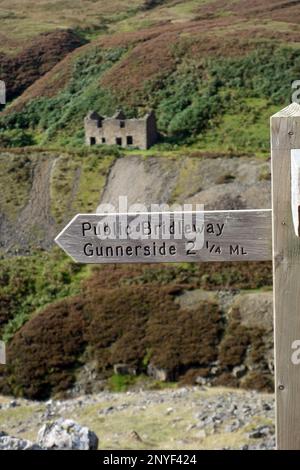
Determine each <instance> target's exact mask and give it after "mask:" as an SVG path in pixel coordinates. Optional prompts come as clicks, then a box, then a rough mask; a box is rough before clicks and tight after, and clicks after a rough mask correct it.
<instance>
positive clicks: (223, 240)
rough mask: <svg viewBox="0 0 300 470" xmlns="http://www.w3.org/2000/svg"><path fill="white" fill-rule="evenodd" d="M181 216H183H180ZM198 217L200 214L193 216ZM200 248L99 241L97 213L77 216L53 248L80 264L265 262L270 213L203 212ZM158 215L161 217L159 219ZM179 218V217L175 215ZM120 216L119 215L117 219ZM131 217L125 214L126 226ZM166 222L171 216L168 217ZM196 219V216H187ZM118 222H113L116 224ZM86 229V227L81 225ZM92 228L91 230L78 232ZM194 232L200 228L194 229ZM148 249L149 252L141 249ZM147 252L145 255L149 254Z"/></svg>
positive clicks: (181, 243) (182, 243)
mask: <svg viewBox="0 0 300 470" xmlns="http://www.w3.org/2000/svg"><path fill="white" fill-rule="evenodd" d="M182 214H183V213H182ZM198 214H199V213H198ZM202 214H203V216H204V220H203V223H202V228H203V230H204V241H203V247H202V248H201V249H200V250H195V249H194V246H193V243H192V241H191V240H189V239H188V238H187V235H185V236H184V237H183V238H181V239H174V237H171V238H170V239H169V240H166V239H163V238H162V236H161V235H159V237H158V239H157V238H153V236H152V235H151V236H149V237H148V238H147V239H143V240H131V239H126V240H120V239H116V240H110V239H106V240H101V239H100V238H99V236H97V234H95V233H94V232H93V230H96V228H97V226H98V223H99V222H100V221H101V220H102V219H103V217H104V215H103V214H102V215H101V214H78V215H77V216H76V217H74V219H73V220H72V221H71V222H70V223H69V224H68V225H67V227H66V228H65V229H64V230H63V231H62V232H61V233H60V234H59V235H58V237H57V238H56V240H55V241H56V243H57V244H58V245H59V246H60V247H61V248H62V249H63V250H65V252H66V253H67V254H68V255H70V256H71V257H72V258H73V259H74V260H75V261H77V262H79V263H159V262H182V261H188V262H199V261H250V260H269V259H271V257H272V232H271V226H272V224H271V210H270V209H269V210H242V211H207V212H203V213H202ZM160 215H162V214H160ZM176 216H177V217H178V213H177V215H176ZM117 217H119V216H117ZM135 217H136V216H133V215H130V216H129V217H128V221H129V222H131V221H132V220H133V219H134V218H135ZM170 217H171V220H173V219H174V213H173V214H170ZM192 217H193V218H194V219H193V220H195V218H196V213H193V214H192ZM117 221H118V219H117ZM84 224H85V225H84ZM88 224H90V225H91V227H92V229H91V230H90V231H88V230H87V231H86V230H85V231H84V234H83V227H87V226H89V225H88ZM197 227H198V228H199V227H201V224H198V226H197ZM146 247H148V248H146ZM149 251H150V253H149Z"/></svg>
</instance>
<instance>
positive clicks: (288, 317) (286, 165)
mask: <svg viewBox="0 0 300 470" xmlns="http://www.w3.org/2000/svg"><path fill="white" fill-rule="evenodd" d="M271 146H272V208H273V223H272V226H273V274H274V319H275V376H276V377H275V387H276V409H277V418H276V421H277V447H278V449H297V450H299V449H300V366H299V365H297V364H295V363H293V362H292V354H293V345H295V341H296V340H299V339H300V239H299V238H298V237H297V236H296V235H295V231H294V224H293V217H292V202H291V150H292V149H298V148H300V106H299V105H298V104H296V103H293V104H292V105H290V106H289V107H288V108H285V109H284V110H283V111H281V112H279V113H277V114H275V115H274V116H272V118H271Z"/></svg>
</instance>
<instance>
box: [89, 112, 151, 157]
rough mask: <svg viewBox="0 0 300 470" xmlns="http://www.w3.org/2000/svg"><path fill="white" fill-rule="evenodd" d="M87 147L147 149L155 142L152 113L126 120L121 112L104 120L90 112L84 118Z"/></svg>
mask: <svg viewBox="0 0 300 470" xmlns="http://www.w3.org/2000/svg"><path fill="white" fill-rule="evenodd" d="M85 140H86V144H87V145H95V144H103V145H120V146H121V147H129V148H130V147H132V148H134V147H137V148H140V149H147V148H149V147H150V146H151V145H153V144H154V143H155V142H156V141H157V129H156V120H155V115H154V114H153V113H149V114H147V115H146V116H145V117H143V118H141V119H126V117H125V115H124V114H123V113H122V112H117V113H116V114H115V115H114V116H113V117H111V118H104V117H103V116H100V115H98V114H97V113H95V112H91V113H89V114H88V115H87V117H86V118H85Z"/></svg>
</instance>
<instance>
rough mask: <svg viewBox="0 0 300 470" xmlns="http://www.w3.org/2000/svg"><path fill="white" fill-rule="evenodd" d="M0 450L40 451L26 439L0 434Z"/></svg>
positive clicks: (38, 447) (39, 448)
mask: <svg viewBox="0 0 300 470" xmlns="http://www.w3.org/2000/svg"><path fill="white" fill-rule="evenodd" d="M0 450H42V449H41V447H40V446H38V445H37V444H34V443H33V442H31V441H27V440H26V439H18V438H17V437H11V436H7V435H6V434H5V433H2V432H1V433H0Z"/></svg>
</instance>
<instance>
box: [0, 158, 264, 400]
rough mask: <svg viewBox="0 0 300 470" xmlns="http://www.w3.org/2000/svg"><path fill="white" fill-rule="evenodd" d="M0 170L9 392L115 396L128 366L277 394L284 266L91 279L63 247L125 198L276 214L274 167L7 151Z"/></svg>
mask: <svg viewBox="0 0 300 470" xmlns="http://www.w3.org/2000/svg"><path fill="white" fill-rule="evenodd" d="M0 165H1V171H0V175H1V177H0V179H1V187H2V188H3V191H2V193H1V198H0V214H1V217H0V220H1V240H0V241H1V247H2V258H3V259H2V260H0V273H1V277H0V287H1V289H0V334H1V336H2V338H4V339H5V340H6V341H9V344H8V365H7V366H6V367H5V368H3V367H2V374H3V375H2V379H0V390H1V391H2V392H3V393H9V394H16V395H25V396H28V397H31V398H46V397H48V396H49V395H51V394H57V393H66V392H67V391H68V390H69V389H70V388H73V389H74V390H77V393H78V392H80V391H81V392H89V391H90V390H91V389H90V387H92V389H93V387H100V389H101V388H102V387H104V386H107V385H105V383H106V382H103V380H104V379H109V378H110V377H114V371H113V367H114V365H116V364H117V363H120V362H121V363H126V364H127V365H128V367H131V368H134V369H135V370H136V371H137V373H138V375H140V374H146V373H149V374H154V376H155V377H156V379H157V380H158V379H160V380H168V381H170V380H180V381H182V383H195V380H196V379H197V377H199V376H200V377H202V378H203V380H204V381H209V382H210V383H213V384H218V385H232V386H238V385H240V386H243V387H250V388H251V387H256V388H258V389H262V390H271V388H272V310H271V307H272V295H271V293H270V292H265V289H267V290H268V289H270V286H271V276H272V272H271V265H270V263H250V264H249V263H246V264H244V263H243V264H242V265H240V264H217V263H211V264H200V265H185V264H182V265H174V266H167V265H166V266H163V265H162V266H130V265H129V266H126V267H119V268H116V267H114V266H106V267H101V268H100V267H99V268H91V267H88V266H81V265H76V264H74V263H72V261H71V260H70V259H68V258H67V257H66V256H65V255H64V253H63V252H61V250H59V249H57V248H56V249H53V239H54V237H55V235H56V234H57V233H58V232H59V230H60V229H61V228H62V226H63V225H65V224H66V223H67V222H68V221H69V220H70V219H71V218H72V217H73V215H74V214H75V213H77V212H93V211H94V210H95V208H96V207H97V205H98V204H99V202H100V201H102V202H107V201H109V202H111V203H116V202H117V197H118V195H119V194H127V195H128V197H129V203H134V202H137V201H143V202H145V203H150V202H154V201H159V202H161V203H162V202H166V203H173V202H181V203H183V202H194V203H197V202H200V201H201V202H204V203H205V204H206V207H207V208H210V209H214V208H216V207H218V208H219V209H228V208H249V207H257V205H259V206H260V207H266V208H267V207H269V206H270V170H269V162H267V161H264V160H263V159H258V158H254V157H249V156H243V155H239V156H230V155H227V156H224V155H223V156H222V155H218V154H208V155H205V154H202V155H201V154H199V153H197V154H193V153H190V154H186V155H185V154H181V155H177V156H176V155H174V154H173V155H169V156H160V157H159V156H156V157H151V156H149V157H148V158H145V157H142V156H138V155H135V156H134V155H129V156H122V155H121V154H115V155H114V156H113V155H110V156H105V155H101V154H97V153H93V152H92V151H90V152H86V153H85V154H81V155H80V154H78V153H77V154H76V153H68V152H58V151H57V152H53V151H52V152H50V151H48V152H47V151H37V150H35V151H29V150H28V151H27V152H24V151H22V152H21V153H20V151H15V152H8V151H7V152H3V153H2V154H1V158H0ZM132 179H134V180H135V181H138V182H139V184H136V185H135V186H132ZM154 182H155V184H154ZM16 188H17V189H18V191H16V190H15V189H16ZM16 255H18V256H16ZM24 255H26V256H24ZM240 291H241V293H239V292H240ZM253 309H255V311H256V312H257V313H256V315H255V316H254V315H253V314H252V311H253ZM249 312H251V317H252V320H251V321H250V322H249V319H248V314H249ZM170 331H171V332H172V334H170ZM191 331H194V332H195V335H194V337H193V338H192V337H191ZM236 335H238V337H239V338H240V343H239V344H237V342H236V340H234V339H233V338H235V337H236ZM262 336H263V337H264V340H263V341H262V340H261V338H262ZM162 340H163V341H164V344H165V348H164V350H162V349H161V341H162ZM129 345H130V347H129ZM167 345H168V346H167ZM50 365H51V367H50ZM216 365H217V367H216ZM49 367H50V368H49ZM148 367H150V369H148ZM240 367H241V372H237V371H239V368H240ZM151 371H152V372H151ZM235 374H237V375H235ZM91 377H93V380H91ZM29 378H30V379H29ZM95 378H98V380H95ZM109 380H110V379H109ZM111 380H114V379H111ZM117 380H119V379H117ZM121 380H124V381H125V384H132V383H134V380H135V378H134V377H130V376H129V377H127V376H125V378H124V379H121ZM201 380H202V379H201ZM113 383H114V382H112V387H113V386H114V385H113ZM96 391H97V390H96Z"/></svg>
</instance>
